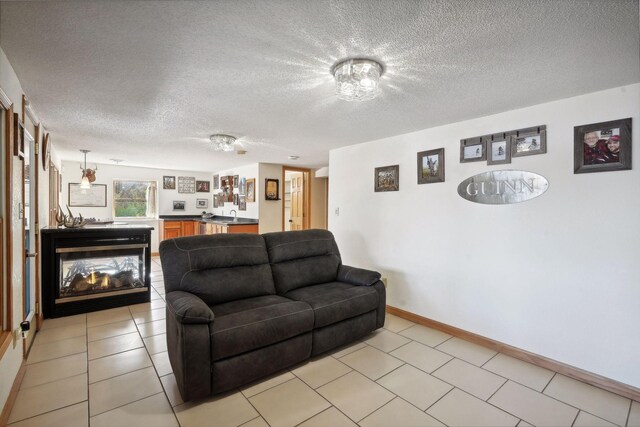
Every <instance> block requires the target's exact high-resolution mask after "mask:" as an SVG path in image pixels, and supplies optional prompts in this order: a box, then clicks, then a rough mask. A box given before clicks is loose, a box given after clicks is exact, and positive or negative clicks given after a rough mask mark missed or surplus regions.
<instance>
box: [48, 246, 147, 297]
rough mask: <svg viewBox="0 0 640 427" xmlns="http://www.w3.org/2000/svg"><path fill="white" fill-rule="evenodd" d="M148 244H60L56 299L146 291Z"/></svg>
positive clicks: (58, 249) (57, 250)
mask: <svg viewBox="0 0 640 427" xmlns="http://www.w3.org/2000/svg"><path fill="white" fill-rule="evenodd" d="M145 250H147V246H146V245H117V246H93V247H76V248H57V249H56V252H57V254H56V255H57V258H58V262H59V272H60V278H59V281H58V283H59V288H58V289H57V295H56V301H55V302H56V303H64V302H71V301H77V300H79V299H89V298H101V297H104V296H111V295H116V294H123V293H134V292H145V291H146V290H147V287H146V286H145V277H146V276H145V264H144V260H145V252H144V251H145Z"/></svg>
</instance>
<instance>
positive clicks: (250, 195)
mask: <svg viewBox="0 0 640 427" xmlns="http://www.w3.org/2000/svg"><path fill="white" fill-rule="evenodd" d="M246 195H247V202H255V201H256V179H255V178H250V179H247V189H246Z"/></svg>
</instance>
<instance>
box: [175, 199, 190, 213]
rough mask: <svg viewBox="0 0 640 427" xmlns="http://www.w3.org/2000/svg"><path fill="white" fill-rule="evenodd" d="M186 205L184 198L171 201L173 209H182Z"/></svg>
mask: <svg viewBox="0 0 640 427" xmlns="http://www.w3.org/2000/svg"><path fill="white" fill-rule="evenodd" d="M186 205H187V202H185V201H184V200H174V201H173V210H174V211H183V210H184V208H185V206H186Z"/></svg>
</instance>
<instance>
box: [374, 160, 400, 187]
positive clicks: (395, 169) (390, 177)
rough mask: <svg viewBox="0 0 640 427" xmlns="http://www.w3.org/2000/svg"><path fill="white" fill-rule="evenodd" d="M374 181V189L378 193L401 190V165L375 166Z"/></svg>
mask: <svg viewBox="0 0 640 427" xmlns="http://www.w3.org/2000/svg"><path fill="white" fill-rule="evenodd" d="M373 183H374V184H373V191H375V192H376V193H379V192H384V191H399V190H400V165H393V166H382V167H379V168H375V170H374V174H373Z"/></svg>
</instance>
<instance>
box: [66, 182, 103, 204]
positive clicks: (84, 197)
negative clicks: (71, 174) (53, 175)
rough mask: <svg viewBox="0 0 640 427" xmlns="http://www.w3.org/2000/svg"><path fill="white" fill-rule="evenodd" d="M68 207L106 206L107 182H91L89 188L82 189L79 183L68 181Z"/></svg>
mask: <svg viewBox="0 0 640 427" xmlns="http://www.w3.org/2000/svg"><path fill="white" fill-rule="evenodd" d="M69 207H71V208H88V207H91V208H106V207H107V184H91V188H89V189H88V190H83V189H82V188H80V183H72V182H70V183H69Z"/></svg>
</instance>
